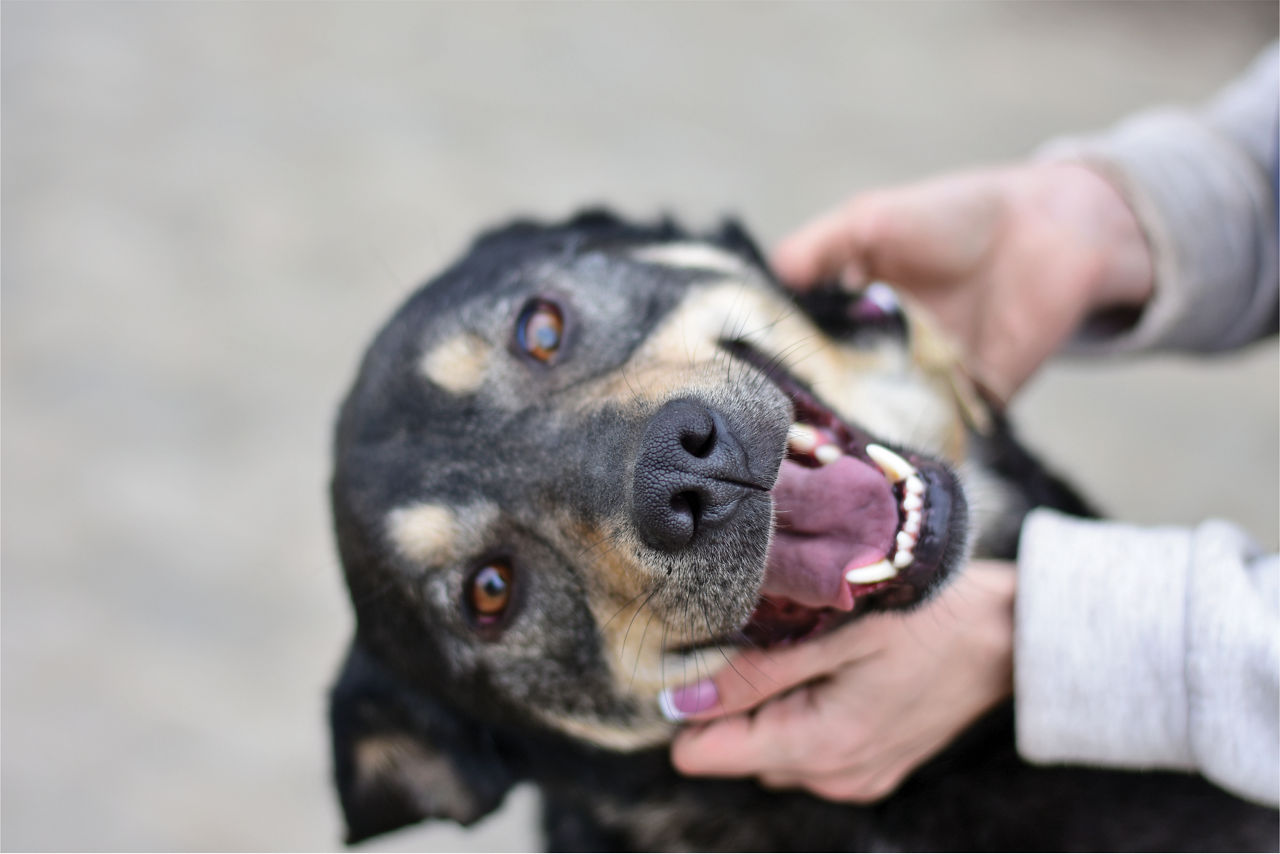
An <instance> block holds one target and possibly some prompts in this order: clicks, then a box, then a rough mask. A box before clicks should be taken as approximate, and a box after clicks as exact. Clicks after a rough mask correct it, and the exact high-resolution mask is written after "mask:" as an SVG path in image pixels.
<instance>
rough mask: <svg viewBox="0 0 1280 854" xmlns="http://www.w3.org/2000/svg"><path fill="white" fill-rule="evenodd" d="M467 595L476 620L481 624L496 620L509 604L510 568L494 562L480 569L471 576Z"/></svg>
mask: <svg viewBox="0 0 1280 854" xmlns="http://www.w3.org/2000/svg"><path fill="white" fill-rule="evenodd" d="M467 595H468V597H469V598H470V602H471V608H472V610H474V611H475V615H476V618H477V619H479V620H480V621H481V622H482V623H483V622H492V621H494V620H497V619H498V618H499V617H501V616H502V612H503V611H505V610H506V609H507V605H508V604H509V603H510V602H511V567H509V566H507V565H506V564H505V563H499V562H496V561H495V562H494V563H490V564H486V565H484V566H482V567H480V569H479V570H477V571H476V573H475V575H473V576H471V589H470V590H469V591H468V592H467Z"/></svg>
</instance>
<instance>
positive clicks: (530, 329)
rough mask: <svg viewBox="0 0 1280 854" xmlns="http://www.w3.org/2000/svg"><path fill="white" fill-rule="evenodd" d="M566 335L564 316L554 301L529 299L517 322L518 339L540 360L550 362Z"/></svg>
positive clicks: (521, 347) (522, 345)
mask: <svg viewBox="0 0 1280 854" xmlns="http://www.w3.org/2000/svg"><path fill="white" fill-rule="evenodd" d="M563 336H564V317H563V316H562V315H561V314H560V308H559V306H557V305H556V304H555V303H553V302H548V301H547V300H542V299H535V300H529V302H528V303H527V304H526V305H525V307H524V309H523V310H522V311H521V312H520V320H519V321H517V323H516V341H517V342H518V343H519V344H520V349H521V350H524V351H525V352H526V353H528V354H529V355H530V356H532V357H533V358H535V359H537V360H538V361H539V362H550V361H551V360H552V359H554V358H555V355H556V352H557V351H558V350H559V349H560V341H561V339H562V338H563Z"/></svg>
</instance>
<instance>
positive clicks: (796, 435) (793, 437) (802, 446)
mask: <svg viewBox="0 0 1280 854" xmlns="http://www.w3.org/2000/svg"><path fill="white" fill-rule="evenodd" d="M787 447H789V448H791V450H793V451H796V452H798V453H801V454H811V453H813V449H814V448H816V447H818V431H817V430H815V429H813V428H812V427H810V426H809V425H808V424H800V423H799V422H797V423H795V424H792V425H791V426H790V427H788V428H787Z"/></svg>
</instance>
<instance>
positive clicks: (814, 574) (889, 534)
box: [761, 457, 898, 610]
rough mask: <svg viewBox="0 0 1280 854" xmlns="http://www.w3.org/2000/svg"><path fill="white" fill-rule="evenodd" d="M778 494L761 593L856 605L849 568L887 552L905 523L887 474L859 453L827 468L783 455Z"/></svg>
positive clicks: (815, 604)
mask: <svg viewBox="0 0 1280 854" xmlns="http://www.w3.org/2000/svg"><path fill="white" fill-rule="evenodd" d="M773 500H774V514H775V516H776V518H777V522H778V525H777V532H776V533H775V535H774V538H773V545H772V547H770V549H769V563H768V567H767V569H766V572H765V579H764V587H763V588H762V590H761V593H763V594H764V595H766V596H767V595H769V594H776V595H778V596H782V597H785V598H787V599H790V600H791V601H793V602H798V603H800V604H801V605H805V606H808V607H810V608H840V609H842V610H848V609H850V608H852V607H853V594H852V593H851V592H850V591H849V585H848V583H847V582H846V581H845V580H844V574H845V573H846V572H848V571H849V570H851V569H855V568H857V567H860V566H867V565H868V564H872V563H875V562H876V561H878V560H881V559H882V558H884V557H886V556H887V555H888V554H889V550H890V549H891V548H892V547H893V538H894V536H895V535H896V534H897V530H898V502H897V500H896V499H895V497H894V495H893V491H892V489H891V488H890V486H889V484H888V482H886V481H885V479H884V475H883V474H881V473H880V470H879V469H877V468H875V467H874V466H870V465H868V464H866V463H864V462H862V461H861V460H858V459H855V458H854V457H841V458H840V459H838V460H836V461H835V462H834V463H831V464H830V465H825V466H822V467H820V468H808V467H806V466H802V465H799V464H798V463H793V462H792V461H790V460H783V462H782V470H781V471H780V472H779V474H778V484H777V486H775V487H774V488H773Z"/></svg>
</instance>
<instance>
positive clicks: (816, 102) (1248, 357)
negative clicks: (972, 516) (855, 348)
mask: <svg viewBox="0 0 1280 854" xmlns="http://www.w3.org/2000/svg"><path fill="white" fill-rule="evenodd" d="M0 14H2V15H3V21H2V24H3V29H2V39H3V41H2V45H0V48H2V49H0V59H2V62H3V78H2V81H0V84H2V105H3V128H4V145H3V163H2V167H3V168H2V172H3V232H2V235H0V237H2V240H3V304H4V312H3V318H4V325H3V337H2V344H3V361H2V366H3V394H4V398H3V501H4V514H3V553H2V561H3V569H2V572H3V576H2V580H3V597H2V604H3V614H2V629H3V668H2V672H3V710H2V711H3V717H2V721H3V730H2V738H3V780H2V786H3V790H2V795H3V800H2V805H3V815H2V825H0V826H2V827H3V830H2V833H3V838H2V840H0V841H2V843H3V847H5V848H7V849H19V848H21V849H26V848H32V849H49V848H72V849H75V848H90V849H98V850H102V849H108V850H110V849H263V848H288V849H326V848H334V847H338V846H339V844H340V823H339V818H338V815H337V811H336V808H335V804H334V800H333V798H332V796H331V792H330V790H329V784H328V773H329V766H328V754H327V734H326V731H325V728H324V717H323V716H324V694H325V690H326V687H327V685H328V682H329V680H330V678H331V675H332V672H333V669H334V667H335V665H336V663H337V661H338V658H339V656H340V654H341V651H342V649H343V647H344V645H345V643H346V640H347V635H348V633H349V631H350V628H351V620H350V617H349V612H348V608H347V605H346V602H345V599H344V592H343V589H342V586H341V581H340V574H339V570H338V567H337V564H336V561H335V558H334V556H333V550H332V547H331V544H330V538H329V532H328V527H327V524H328V520H327V515H326V503H325V500H326V499H325V488H326V478H327V461H326V454H327V446H328V441H329V429H330V425H331V421H332V416H333V411H334V407H335V405H336V404H337V402H338V400H339V398H340V395H341V394H342V392H343V390H344V386H345V384H346V383H347V382H348V380H349V379H350V377H351V376H352V372H353V370H354V365H355V362H356V359H357V357H358V355H359V352H360V350H361V348H362V347H363V345H364V343H365V342H366V340H367V338H368V337H369V335H370V334H371V333H372V331H373V330H374V329H375V327H376V325H377V324H378V323H379V322H380V321H381V320H382V319H383V318H384V317H385V316H386V314H387V313H388V312H389V311H390V310H391V309H392V308H393V307H394V306H395V304H396V303H397V302H398V301H399V300H400V299H401V298H402V297H403V296H404V295H405V294H406V293H407V291H408V290H409V288H410V287H411V286H412V285H414V284H415V283H417V282H418V281H419V280H421V279H423V278H424V277H425V276H426V275H427V274H429V273H430V272H431V271H433V270H435V269H437V268H439V267H440V266H441V265H442V264H443V263H444V262H446V261H447V260H448V259H449V258H450V257H451V256H452V255H453V254H454V253H456V252H457V251H458V250H459V249H460V248H461V247H462V245H463V244H464V242H465V241H466V240H467V239H468V237H469V236H470V235H471V234H472V233H473V232H474V231H475V230H476V229H477V228H479V227H483V226H487V225H490V224H493V223H495V222H496V221H500V220H503V219H505V218H507V217H509V216H511V215H513V214H517V213H534V214H542V215H561V214H564V213H567V212H568V211H570V210H571V209H573V208H574V207H576V206H578V205H580V204H582V203H589V202H607V203H609V204H610V205H613V206H616V207H618V208H619V209H620V210H622V211H625V212H627V213H630V214H634V215H640V216H651V215H654V214H657V213H659V212H661V211H671V212H674V213H677V214H678V215H679V216H680V217H682V218H683V219H685V220H687V221H688V222H690V223H692V224H694V225H699V226H705V225H710V224H712V223H713V221H714V220H715V219H716V218H717V217H718V216H719V215H721V214H722V213H736V214H738V215H740V216H741V217H742V218H743V219H744V220H745V221H746V222H747V223H748V225H749V226H750V227H751V228H752V229H753V230H754V231H755V232H756V233H757V235H758V236H759V237H760V238H761V239H762V241H764V242H765V243H772V242H773V241H774V240H776V239H777V238H778V237H780V236H781V235H782V234H784V233H785V232H786V230H787V229H789V228H791V227H793V226H795V225H796V224H798V223H799V222H800V221H802V220H803V219H805V218H807V217H808V216H810V215H812V214H814V213H816V212H817V211H819V210H821V209H823V208H825V207H827V206H829V205H831V204H833V203H835V202H836V201H838V200H840V199H841V198H842V197H843V196H844V195H846V193H848V192H849V191H852V190H854V189H857V188H864V187H868V186H872V185H875V184H881V183H889V182H896V181H902V180H907V179H911V178H916V177H920V176H922V175H925V174H927V173H932V172H936V171H939V170H943V169H948V168H953V167H958V166H963V165H970V164H973V163H978V162H983V163H985V162H991V161H999V160H1003V159H1008V158H1013V157H1017V156H1019V155H1022V154H1024V153H1026V152H1027V151H1029V150H1030V149H1031V148H1032V147H1033V146H1035V145H1036V144H1037V143H1039V142H1040V141H1042V140H1044V139H1045V138H1047V137H1049V136H1051V135H1054V134H1057V133H1061V132H1065V131H1070V130H1084V129H1090V128H1097V127H1101V126H1104V125H1106V124H1108V123H1110V122H1112V121H1114V120H1116V119H1117V118H1119V117H1121V116H1123V115H1124V114H1125V113H1127V112H1129V111H1131V110H1134V109H1136V108H1138V107H1141V106H1144V105H1148V104H1152V103H1157V102H1179V101H1181V102H1186V101H1195V100H1198V99H1201V98H1203V97H1205V96H1207V95H1208V94H1210V93H1211V92H1213V91H1214V90H1215V89H1216V88H1217V87H1218V86H1219V85H1220V84H1221V83H1223V82H1225V81H1226V80H1227V79H1228V78H1230V77H1231V76H1232V75H1234V74H1235V73H1236V72H1237V71H1239V70H1240V69H1241V68H1242V67H1243V66H1244V65H1245V64H1246V62H1247V61H1248V60H1249V59H1250V58H1251V57H1252V56H1253V54H1254V53H1255V52H1256V51H1257V50H1258V49H1260V48H1261V47H1262V46H1263V45H1264V43H1265V42H1266V41H1267V40H1269V39H1271V38H1274V37H1275V34H1276V31H1277V11H1276V5H1275V4H1274V3H1231V2H1217V3H1208V4H1200V3H1176V4H1169V3H1160V2H1152V3H1139V4H1067V5H1058V4H1054V3H1041V4H1011V3H991V4H965V3H947V4H932V3H912V4H884V5H881V4H876V3H860V4H850V5H837V4H818V5H769V4H749V5H729V4H688V5H665V4H637V5H624V4H608V5H591V6H586V5H575V4H554V5H551V4H548V5H538V4H520V5H505V4H478V5H449V4H423V5H412V4H370V5H364V4H360V5H354V4H353V5H345V4H325V5H318V4H317V5H307V4H212V5H193V4H127V5H115V4H109V3H98V4H90V5H82V4H76V3H56V4H45V3H25V2H13V0H10V2H6V3H4V4H3V8H2V9H0ZM1277 385H1278V371H1277V348H1276V345H1275V342H1274V341H1272V342H1270V343H1267V344H1264V345H1262V346H1259V347H1255V348H1254V349H1252V350H1250V351H1248V352H1247V353H1244V354H1241V355H1236V356H1230V357H1226V358H1221V359H1216V360H1213V361H1211V362H1191V361H1188V360H1182V359H1172V358H1171V359H1158V360H1153V359H1149V360H1144V361H1140V362H1135V363H1132V364H1127V365H1124V366H1117V365H1114V364H1109V365H1103V366H1099V365H1079V366H1069V367H1068V366H1062V367H1057V368H1054V369H1052V370H1050V371H1049V372H1048V373H1047V374H1046V375H1044V376H1043V377H1042V378H1041V379H1040V380H1039V381H1038V382H1037V384H1036V385H1035V386H1034V387H1033V388H1032V389H1031V391H1030V392H1029V393H1028V395H1027V396H1026V398H1025V399H1024V400H1023V402H1022V403H1021V404H1020V405H1019V407H1018V414H1019V416H1020V418H1021V424H1022V432H1023V433H1024V434H1025V436H1026V437H1027V439H1028V440H1029V441H1030V442H1031V444H1033V445H1034V446H1035V447H1037V448H1039V449H1041V450H1042V451H1044V452H1045V454H1047V456H1048V457H1049V458H1050V459H1051V460H1053V461H1054V462H1055V463H1056V464H1057V465H1058V467H1059V468H1061V469H1063V470H1065V471H1067V472H1069V473H1070V475H1071V476H1072V478H1073V479H1074V480H1075V481H1077V482H1078V483H1079V484H1080V485H1082V486H1083V487H1084V488H1085V489H1086V490H1087V491H1088V492H1089V493H1090V494H1092V495H1093V496H1094V497H1095V498H1096V499H1098V501H1099V502H1100V503H1101V504H1102V506H1104V507H1105V508H1106V510H1107V511H1108V512H1110V513H1112V514H1114V515H1117V516H1122V517H1125V518H1129V519H1134V520H1138V521H1144V522H1160V521H1163V522H1178V523H1186V522H1192V521H1195V520H1197V519H1199V518H1201V517H1203V516H1206V515H1220V516H1224V517H1227V518H1231V519H1235V520H1237V521H1239V522H1241V523H1242V524H1244V525H1245V526H1246V527H1248V528H1249V529H1251V530H1252V531H1253V532H1254V533H1255V535H1256V536H1257V537H1258V538H1259V539H1260V540H1261V541H1262V542H1263V543H1264V544H1265V545H1266V546H1268V547H1270V548H1274V547H1275V546H1276V538H1277V515H1278V510H1277V503H1278V500H1277V469H1278V468H1280V461H1278V455H1280V451H1278V448H1277V445H1278V442H1277V436H1278V434H1280V427H1278V425H1277ZM535 812H536V800H535V798H534V797H533V795H532V793H531V792H529V791H528V790H520V791H518V792H517V793H516V795H515V796H514V797H513V798H512V799H511V800H509V801H508V804H507V806H506V807H504V808H503V809H502V810H501V811H500V812H499V813H498V814H496V816H495V817H494V818H492V819H490V820H489V821H487V822H485V823H484V824H482V825H481V826H480V828H479V829H478V830H477V831H473V832H471V833H464V832H462V831H458V830H456V829H453V828H445V827H438V828H416V829H411V830H408V831H405V832H403V833H400V834H396V835H394V836H392V837H390V838H388V839H385V840H382V841H379V842H376V843H374V844H373V845H372V846H371V847H373V848H378V849H423V850H426V849H439V850H458V849H476V850H483V849H528V848H536V847H538V845H539V842H538V838H537V836H536V835H535V831H534V829H533V828H534V816H535Z"/></svg>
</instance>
